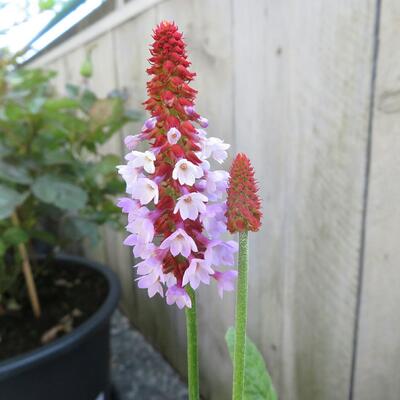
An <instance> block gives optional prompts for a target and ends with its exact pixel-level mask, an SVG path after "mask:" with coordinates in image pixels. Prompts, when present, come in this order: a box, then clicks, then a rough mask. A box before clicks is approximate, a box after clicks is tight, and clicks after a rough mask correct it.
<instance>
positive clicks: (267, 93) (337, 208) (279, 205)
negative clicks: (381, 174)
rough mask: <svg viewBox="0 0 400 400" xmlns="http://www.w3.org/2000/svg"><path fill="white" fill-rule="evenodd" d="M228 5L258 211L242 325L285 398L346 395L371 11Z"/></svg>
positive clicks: (239, 125)
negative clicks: (246, 317)
mask: <svg viewBox="0 0 400 400" xmlns="http://www.w3.org/2000/svg"><path fill="white" fill-rule="evenodd" d="M234 7H235V8H234V32H235V37H234V44H235V50H234V54H235V61H234V65H235V104H236V106H235V130H236V134H237V147H238V148H239V149H241V150H243V151H245V152H246V153H248V154H249V155H250V157H251V158H252V159H253V161H254V165H255V168H256V171H258V178H259V181H260V183H261V189H262V197H263V199H264V211H265V214H266V215H265V224H264V228H263V230H262V233H261V234H260V235H257V236H256V237H254V240H253V245H252V255H253V256H252V259H253V263H252V264H253V265H252V267H253V272H254V271H256V272H255V273H254V274H253V275H252V277H251V280H250V285H251V287H253V290H252V295H251V298H250V309H251V310H252V313H251V318H253V321H250V333H252V332H254V334H255V336H256V339H257V341H259V342H261V343H263V350H264V353H265V355H266V359H267V362H268V363H269V364H270V365H271V370H272V374H273V376H274V378H275V380H276V382H277V383H278V387H279V392H280V393H281V396H282V398H283V399H285V400H287V399H307V400H308V399H330V400H334V399H338V400H343V399H346V398H347V396H348V392H349V385H350V375H351V360H352V351H353V348H352V344H353V327H354V317H355V316H354V313H355V305H356V288H357V278H358V265H359V264H358V262H359V245H360V227H361V217H362V207H361V205H362V195H363V189H364V171H365V162H366V151H365V148H366V138H367V127H368V111H369V110H368V105H369V91H370V73H371V62H372V60H371V48H372V47H371V38H372V33H373V23H374V12H375V9H374V7H373V6H372V2H365V1H352V2H348V1H338V2H329V3H326V2H325V3H322V2H319V1H308V2H301V3H299V2H296V1H284V2H266V1H262V0H260V1H252V2H247V3H243V2H241V1H235V2H234ZM261 315H262V316H263V318H260V319H261V321H262V322H261V323H259V324H258V326H257V325H256V321H255V320H256V319H257V317H256V316H259V317H260V316H261ZM260 334H262V335H263V338H262V339H261V338H260V337H259V336H260ZM257 335H258V336H257ZM274 345H275V346H276V347H277V352H276V354H275V355H274V350H273V348H272V346H274ZM279 364H280V365H279Z"/></svg>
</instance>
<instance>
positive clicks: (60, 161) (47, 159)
mask: <svg viewBox="0 0 400 400" xmlns="http://www.w3.org/2000/svg"><path fill="white" fill-rule="evenodd" d="M43 162H44V164H45V165H68V164H73V163H74V158H73V156H72V155H71V154H70V153H66V152H65V151H63V150H60V149H57V150H54V151H48V152H46V153H45V154H44V157H43Z"/></svg>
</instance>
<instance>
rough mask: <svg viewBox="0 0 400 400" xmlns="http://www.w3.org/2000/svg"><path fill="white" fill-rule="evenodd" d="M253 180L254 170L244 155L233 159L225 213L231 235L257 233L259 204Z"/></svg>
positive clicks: (260, 214)
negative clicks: (246, 232)
mask: <svg viewBox="0 0 400 400" xmlns="http://www.w3.org/2000/svg"><path fill="white" fill-rule="evenodd" d="M257 192H258V187H257V183H256V181H255V179H254V169H253V167H252V165H251V163H250V160H249V158H248V157H247V156H246V155H245V154H238V155H237V156H236V158H235V159H234V161H233V163H232V166H231V170H230V178H229V187H228V199H227V212H226V216H227V218H228V223H227V226H228V230H229V232H231V233H234V232H245V231H254V232H256V231H258V230H259V229H260V226H261V217H262V213H261V211H260V208H261V202H260V198H259V196H258V193H257Z"/></svg>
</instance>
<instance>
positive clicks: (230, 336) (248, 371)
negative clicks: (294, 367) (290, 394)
mask: <svg viewBox="0 0 400 400" xmlns="http://www.w3.org/2000/svg"><path fill="white" fill-rule="evenodd" d="M225 340H226V344H227V346H228V350H229V354H230V356H231V359H232V361H233V359H234V347H235V328H232V327H231V328H229V329H228V331H227V332H226V335H225ZM244 381H245V382H244V399H245V400H277V399H278V396H277V394H276V391H275V389H274V387H273V385H272V380H271V377H270V375H269V374H268V371H267V368H266V366H265V362H264V359H263V357H262V355H261V354H260V352H259V351H258V349H257V347H256V345H255V344H254V343H253V342H252V341H251V340H250V339H249V338H248V337H247V338H246V365H245V376H244Z"/></svg>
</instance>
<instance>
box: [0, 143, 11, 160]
mask: <svg viewBox="0 0 400 400" xmlns="http://www.w3.org/2000/svg"><path fill="white" fill-rule="evenodd" d="M10 153H11V149H9V148H8V147H6V146H4V145H3V144H2V143H0V158H1V157H4V156H7V155H9V154H10Z"/></svg>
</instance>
